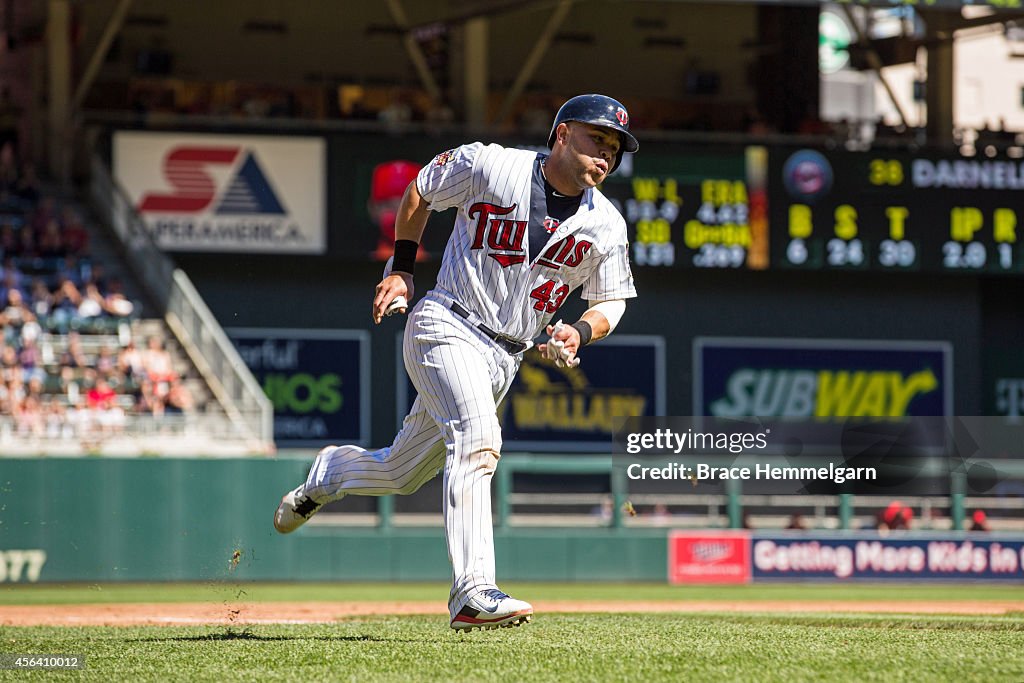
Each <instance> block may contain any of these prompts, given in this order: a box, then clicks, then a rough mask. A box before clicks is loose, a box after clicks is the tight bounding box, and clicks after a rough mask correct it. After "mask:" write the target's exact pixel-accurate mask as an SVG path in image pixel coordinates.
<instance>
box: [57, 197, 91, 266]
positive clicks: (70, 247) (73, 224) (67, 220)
mask: <svg viewBox="0 0 1024 683" xmlns="http://www.w3.org/2000/svg"><path fill="white" fill-rule="evenodd" d="M61 222H62V223H63V224H64V246H65V247H66V248H67V253H68V254H73V255H75V256H85V255H86V254H88V253H89V232H88V231H87V230H86V229H85V226H84V225H83V224H82V219H81V218H79V216H78V213H77V212H76V211H75V210H74V209H73V208H71V207H70V206H66V207H64V211H63V212H62V213H61Z"/></svg>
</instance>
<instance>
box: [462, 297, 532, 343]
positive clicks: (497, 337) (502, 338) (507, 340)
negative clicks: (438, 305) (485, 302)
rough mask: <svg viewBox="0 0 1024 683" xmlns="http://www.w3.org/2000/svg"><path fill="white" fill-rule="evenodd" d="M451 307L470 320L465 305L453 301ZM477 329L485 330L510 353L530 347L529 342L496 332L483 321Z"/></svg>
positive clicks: (485, 332) (484, 331)
mask: <svg viewBox="0 0 1024 683" xmlns="http://www.w3.org/2000/svg"><path fill="white" fill-rule="evenodd" d="M450 308H451V309H452V310H453V311H455V313H456V314H457V315H460V316H462V317H463V318H465V319H466V320H469V311H468V310H466V308H465V306H463V305H462V304H460V303H459V302H457V301H453V302H452V305H451V306H450ZM476 329H478V330H480V331H481V332H483V333H484V334H486V335H487V336H488V337H490V338H491V339H492V340H494V343H495V344H497V345H498V346H500V347H501V348H503V349H504V350H505V351H507V352H508V353H509V354H511V355H513V356H514V355H516V354H517V353H522V352H523V351H525V350H526V349H528V348H530V345H529V344H527V343H526V342H521V341H519V340H518V339H513V338H512V337H510V336H508V335H507V334H501V333H500V332H495V331H494V330H492V329H491V328H489V327H487V325H484V324H483V323H478V324H477V326H476Z"/></svg>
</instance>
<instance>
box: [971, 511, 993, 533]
mask: <svg viewBox="0 0 1024 683" xmlns="http://www.w3.org/2000/svg"><path fill="white" fill-rule="evenodd" d="M991 530H992V529H991V528H990V527H989V525H988V515H986V514H985V511H984V510H975V511H974V514H973V515H971V526H970V528H969V529H968V531H991Z"/></svg>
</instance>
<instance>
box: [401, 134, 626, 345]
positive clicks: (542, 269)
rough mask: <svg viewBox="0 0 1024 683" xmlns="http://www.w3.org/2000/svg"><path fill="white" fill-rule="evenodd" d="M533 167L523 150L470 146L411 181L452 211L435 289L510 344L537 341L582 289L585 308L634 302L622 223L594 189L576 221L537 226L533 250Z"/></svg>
mask: <svg viewBox="0 0 1024 683" xmlns="http://www.w3.org/2000/svg"><path fill="white" fill-rule="evenodd" d="M441 156H445V159H444V161H443V162H441V163H439V160H440V158H441ZM537 158H538V157H537V153H536V152H533V151H529V150H520V149H511V148H504V147H501V146H499V145H483V144H482V143H472V144H469V145H463V146H462V147H457V148H455V149H454V150H449V151H448V152H445V153H444V154H443V155H439V156H438V157H436V158H435V161H434V162H433V163H430V164H427V165H426V166H424V167H423V169H422V170H421V171H420V173H419V175H418V176H417V179H416V184H417V189H418V190H419V192H420V195H422V196H423V197H424V199H425V200H426V201H427V202H429V204H430V208H431V209H434V210H444V209H447V208H451V207H457V209H458V214H457V216H456V219H455V228H454V229H453V231H452V235H451V237H450V238H449V240H448V246H447V248H446V249H445V254H444V257H443V259H442V262H441V270H440V272H439V273H438V280H437V288H438V289H440V290H441V291H442V292H444V293H445V294H447V295H449V296H451V297H452V298H453V299H456V300H458V301H460V302H461V303H462V304H463V305H465V306H466V307H467V308H469V309H470V310H472V311H474V312H475V313H476V314H477V315H478V316H479V317H480V318H481V320H482V321H483V322H484V323H485V324H486V325H488V326H489V327H490V328H491V329H494V330H496V331H499V332H501V333H503V334H506V335H509V336H511V337H514V338H517V339H533V338H534V337H536V336H537V335H538V334H539V333H540V331H541V330H542V329H543V328H544V326H545V325H546V324H547V323H548V322H550V320H551V318H552V317H553V316H554V314H555V312H556V311H557V310H558V308H559V307H560V306H561V305H562V303H563V302H564V301H565V299H566V297H567V296H568V294H569V293H570V292H572V291H573V290H575V289H577V288H579V287H581V286H582V288H583V290H582V292H581V296H582V297H583V298H584V299H587V300H589V301H603V300H607V299H625V298H629V297H634V296H636V291H635V289H634V287H633V278H632V274H631V272H630V269H629V258H628V245H627V237H626V223H625V221H624V220H623V219H622V216H621V215H619V213H618V211H616V210H615V208H614V207H613V206H612V204H611V203H610V202H609V201H608V200H607V199H606V198H605V197H604V195H602V194H601V193H600V192H598V191H596V190H592V189H588V190H586V191H584V193H583V196H582V198H581V200H580V204H579V208H578V209H577V211H576V213H575V214H574V215H572V216H570V217H568V218H566V219H564V220H562V221H561V222H557V221H553V220H547V219H550V218H551V217H550V216H544V215H540V216H538V217H536V218H535V220H538V221H545V223H544V226H543V228H544V229H543V231H542V234H543V235H544V237H546V238H547V241H546V243H545V244H543V245H542V248H540V249H538V248H536V246H535V247H534V248H532V249H531V248H530V245H529V240H530V235H531V232H530V229H529V221H530V205H531V190H532V185H533V183H532V176H533V171H534V167H535V164H536V162H537ZM530 254H536V256H535V257H534V258H533V259H532V260H531V259H530Z"/></svg>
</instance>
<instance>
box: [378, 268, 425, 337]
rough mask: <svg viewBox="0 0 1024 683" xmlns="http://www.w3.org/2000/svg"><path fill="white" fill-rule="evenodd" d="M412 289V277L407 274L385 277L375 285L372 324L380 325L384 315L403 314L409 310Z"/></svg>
mask: <svg viewBox="0 0 1024 683" xmlns="http://www.w3.org/2000/svg"><path fill="white" fill-rule="evenodd" d="M414 289H415V288H414V287H413V282H412V275H410V274H409V273H401V272H398V273H390V274H388V275H386V276H385V277H384V279H383V280H381V281H380V282H379V283H378V284H377V289H376V290H375V294H374V297H373V322H374V323H377V324H380V321H381V320H382V319H383V318H384V316H386V315H391V314H392V313H395V312H398V313H405V312H406V311H407V310H408V309H409V300H410V299H412V295H413V291H414Z"/></svg>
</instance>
